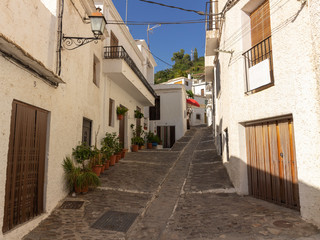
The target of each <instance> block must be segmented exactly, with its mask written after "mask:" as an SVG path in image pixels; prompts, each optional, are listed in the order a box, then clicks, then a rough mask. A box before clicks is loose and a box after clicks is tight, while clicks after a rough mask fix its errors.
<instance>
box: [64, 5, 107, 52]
mask: <svg viewBox="0 0 320 240" xmlns="http://www.w3.org/2000/svg"><path fill="white" fill-rule="evenodd" d="M89 19H90V23H91V30H92V32H93V35H94V37H69V36H65V35H63V39H62V41H63V46H64V48H65V49H68V50H73V49H76V48H78V47H81V46H83V45H85V44H87V43H90V42H92V41H94V42H95V43H97V42H98V40H101V36H102V35H103V31H104V28H105V25H106V24H107V21H106V19H105V18H104V16H103V15H102V13H101V12H100V11H99V9H97V12H95V13H92V15H91V16H89Z"/></svg>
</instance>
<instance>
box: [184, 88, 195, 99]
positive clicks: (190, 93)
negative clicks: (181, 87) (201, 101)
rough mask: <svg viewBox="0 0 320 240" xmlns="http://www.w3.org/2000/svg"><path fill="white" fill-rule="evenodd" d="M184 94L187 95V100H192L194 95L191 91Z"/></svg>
mask: <svg viewBox="0 0 320 240" xmlns="http://www.w3.org/2000/svg"><path fill="white" fill-rule="evenodd" d="M186 92H187V95H188V97H189V98H192V99H194V94H193V92H192V90H186Z"/></svg>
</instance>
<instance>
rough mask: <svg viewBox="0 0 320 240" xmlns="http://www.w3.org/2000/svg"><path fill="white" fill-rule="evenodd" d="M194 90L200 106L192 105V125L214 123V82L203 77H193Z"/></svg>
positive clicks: (209, 124)
mask: <svg viewBox="0 0 320 240" xmlns="http://www.w3.org/2000/svg"><path fill="white" fill-rule="evenodd" d="M192 92H193V94H194V95H195V100H196V101H198V103H199V104H200V107H192V110H193V111H192V112H193V113H192V116H191V126H195V125H200V124H206V125H207V126H211V125H212V83H210V82H206V81H205V80H202V79H192Z"/></svg>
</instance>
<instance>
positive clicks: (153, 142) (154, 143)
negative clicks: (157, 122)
mask: <svg viewBox="0 0 320 240" xmlns="http://www.w3.org/2000/svg"><path fill="white" fill-rule="evenodd" d="M159 143H160V138H159V137H158V135H154V136H153V138H152V146H153V147H156V146H158V144H159Z"/></svg>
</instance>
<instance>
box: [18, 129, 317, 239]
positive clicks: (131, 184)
mask: <svg viewBox="0 0 320 240" xmlns="http://www.w3.org/2000/svg"><path fill="white" fill-rule="evenodd" d="M212 138H213V135H212V130H211V128H206V127H200V128H192V129H191V130H189V131H188V132H187V133H186V135H185V136H184V137H183V139H181V141H179V142H177V143H176V144H175V145H174V146H173V148H172V149H171V150H170V151H168V150H154V149H152V150H143V151H140V152H138V153H128V154H127V156H126V158H125V159H124V160H121V161H120V162H119V163H117V164H116V165H115V166H114V167H112V168H110V169H109V170H106V171H105V172H104V173H103V174H102V175H101V177H100V178H101V181H102V186H101V187H100V188H98V189H95V190H94V191H89V193H87V194H84V195H81V194H80V195H77V197H76V198H72V197H67V198H66V199H64V201H82V202H83V205H82V207H80V208H79V209H61V208H59V206H60V205H61V204H59V206H58V207H57V208H56V209H55V210H54V211H53V212H52V213H51V215H50V216H49V217H48V218H46V219H45V220H44V221H42V222H41V223H40V225H39V226H38V227H36V228H35V229H34V230H33V231H31V232H30V233H29V234H27V235H26V236H25V237H24V238H23V239H24V240H53V239H54V240H73V239H74V240H102V239H103V240H124V239H126V240H153V239H154V240H214V239H217V240H221V239H226V240H265V239H269V240H292V239H297V240H319V239H320V231H319V230H318V229H317V228H316V227H314V226H313V225H311V224H308V223H306V222H304V221H303V220H301V218H300V216H299V213H298V212H296V211H294V210H291V209H287V208H283V207H280V206H278V205H274V204H271V203H268V202H265V201H262V200H258V199H255V198H252V197H249V196H245V197H243V196H239V195H237V194H236V193H234V192H235V189H234V188H233V187H232V184H231V182H230V179H229V178H228V175H227V172H226V169H225V167H224V166H223V164H222V162H221V158H220V157H219V156H218V155H217V153H216V149H215V147H214V141H213V140H212ZM66 205H70V206H71V207H72V204H71V203H70V204H69V203H68V204H66ZM108 212H109V213H110V212H113V213H116V219H115V220H114V221H109V220H110V219H109V218H108V216H106V215H105V214H106V213H108ZM117 214H118V215H117ZM121 214H124V218H123V219H122V218H121V216H120V215H121ZM126 214H127V215H126ZM126 216H127V217H126ZM128 216H132V217H128ZM137 216H138V217H137ZM99 219H102V220H104V221H103V222H102V223H101V224H103V223H106V222H108V221H109V222H108V223H112V224H113V225H112V224H111V225H112V227H110V228H105V227H101V228H99V227H98V228H99V229H96V228H93V227H92V226H95V225H94V223H96V222H97V220H99ZM128 219H131V220H130V221H127V222H126V220H128ZM117 221H118V223H117ZM126 223H127V224H126ZM122 224H123V225H122ZM131 224H132V225H131ZM117 226H118V227H119V228H118V229H117V228H116V227H117ZM120 226H122V227H120Z"/></svg>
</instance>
